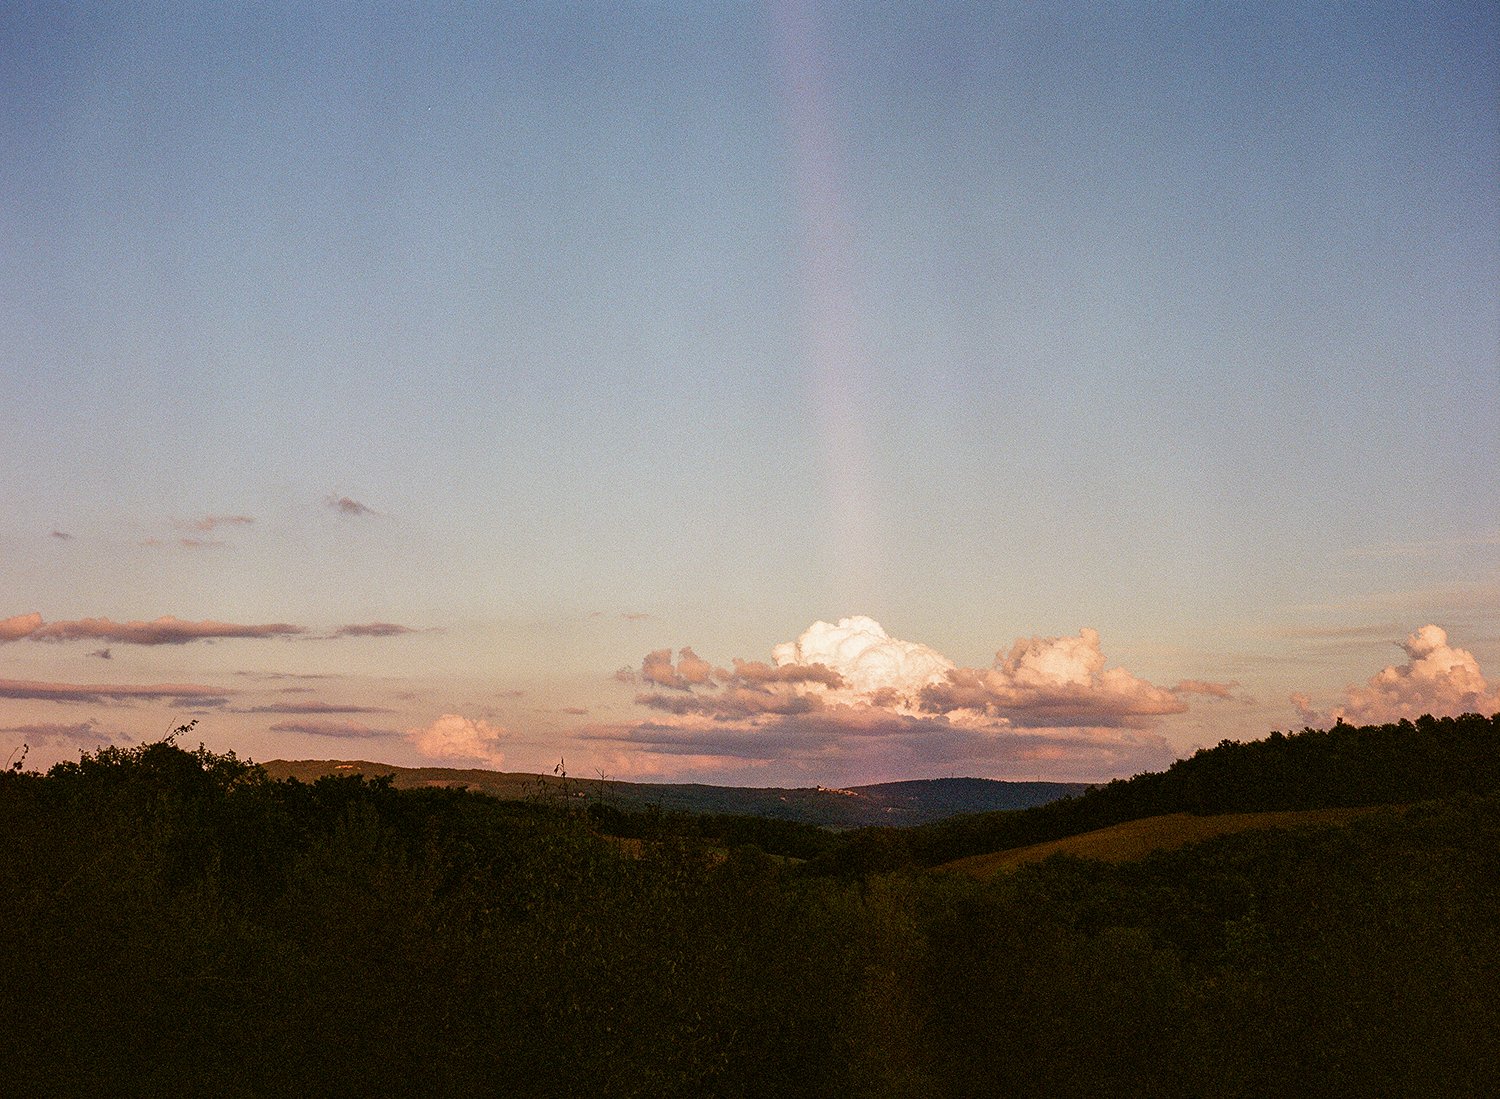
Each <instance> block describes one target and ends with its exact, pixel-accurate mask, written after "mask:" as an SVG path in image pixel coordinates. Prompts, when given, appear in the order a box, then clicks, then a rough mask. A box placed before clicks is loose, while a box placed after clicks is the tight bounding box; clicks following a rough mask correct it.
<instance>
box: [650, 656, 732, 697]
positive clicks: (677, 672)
mask: <svg viewBox="0 0 1500 1099" xmlns="http://www.w3.org/2000/svg"><path fill="white" fill-rule="evenodd" d="M713 674H714V669H713V665H712V664H710V663H709V662H708V661H706V660H704V659H702V658H701V657H699V656H698V654H697V653H695V652H693V650H692V649H683V650H682V651H681V652H680V653H679V654H678V659H677V664H676V666H675V667H674V666H673V664H672V650H671V649H657V650H656V651H655V652H651V653H647V654H646V657H645V659H643V660H642V661H641V678H642V679H643V680H645V681H646V682H647V683H655V684H656V685H657V686H659V687H671V688H672V689H673V690H676V691H688V690H692V688H693V687H694V686H701V685H704V684H711V683H712V682H713Z"/></svg>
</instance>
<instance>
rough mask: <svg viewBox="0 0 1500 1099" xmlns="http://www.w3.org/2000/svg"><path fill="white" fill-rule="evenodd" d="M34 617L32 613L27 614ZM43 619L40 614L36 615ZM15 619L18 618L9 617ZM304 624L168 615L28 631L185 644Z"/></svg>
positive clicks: (61, 637) (41, 636)
mask: <svg viewBox="0 0 1500 1099" xmlns="http://www.w3.org/2000/svg"><path fill="white" fill-rule="evenodd" d="M26 617H28V618H29V617H31V616H26ZM36 617H37V618H38V619H40V617H41V616H40V615H37V616H36ZM7 621H8V622H14V621H16V619H7ZM306 632H307V629H306V627H304V626H293V625H291V624H290V623H287V622H270V623H266V624H264V625H255V626H247V625H239V624H237V623H234V622H213V621H204V622H184V621H182V620H181V619H179V618H173V617H171V616H170V615H167V616H165V617H162V618H158V619H156V620H155V621H152V622H114V621H111V620H110V619H108V618H82V619H79V620H78V621H76V622H48V623H46V624H40V623H39V624H38V625H37V626H36V627H35V628H33V629H31V630H30V631H29V632H28V633H27V634H23V635H21V636H28V637H30V638H31V639H32V640H33V641H80V640H89V641H111V642H114V643H116V644H119V645H186V644H187V643H188V642H190V641H207V640H214V639H218V638H265V637H288V636H292V635H295V634H302V633H306Z"/></svg>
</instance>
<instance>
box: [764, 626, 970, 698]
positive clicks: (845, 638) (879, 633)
mask: <svg viewBox="0 0 1500 1099" xmlns="http://www.w3.org/2000/svg"><path fill="white" fill-rule="evenodd" d="M771 659H772V660H774V661H775V662H776V665H777V667H781V668H786V667H793V666H795V667H807V666H811V665H815V664H821V665H823V666H824V667H826V668H829V669H831V670H833V671H835V672H837V673H838V674H839V676H840V677H841V678H842V679H843V681H844V683H845V685H846V686H847V687H848V688H849V689H850V690H852V691H854V692H855V693H857V694H862V695H869V694H874V693H875V692H877V691H894V692H896V693H897V694H898V695H900V696H902V697H908V696H911V695H915V694H916V693H917V692H918V691H920V690H921V689H922V688H923V687H925V686H927V685H928V684H930V683H935V682H937V681H939V680H941V679H942V678H943V676H944V674H945V673H946V672H947V671H948V670H949V669H950V668H952V667H953V666H954V665H953V661H951V660H949V659H948V658H947V657H946V656H944V655H943V654H942V653H940V652H938V651H937V650H936V649H931V648H928V647H927V646H926V645H923V644H921V643H920V642H916V641H902V640H899V639H898V638H894V637H892V636H890V635H889V634H888V633H886V632H885V629H884V628H883V627H882V626H881V625H880V623H879V622H876V621H875V620H874V619H873V618H866V617H865V616H864V615H855V616H854V617H852V618H840V619H839V621H838V625H836V626H833V625H829V624H828V623H827V622H814V623H813V624H812V625H811V626H809V627H808V628H807V629H806V630H804V631H803V632H802V636H801V637H799V638H797V640H795V641H784V642H782V643H781V644H780V645H777V646H775V647H774V648H773V649H772V650H771Z"/></svg>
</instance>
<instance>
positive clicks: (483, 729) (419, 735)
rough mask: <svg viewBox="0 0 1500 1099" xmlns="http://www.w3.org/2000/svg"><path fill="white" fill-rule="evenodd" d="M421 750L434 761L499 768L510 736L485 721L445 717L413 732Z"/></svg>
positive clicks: (503, 759) (451, 715)
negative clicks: (471, 763) (481, 764)
mask: <svg viewBox="0 0 1500 1099" xmlns="http://www.w3.org/2000/svg"><path fill="white" fill-rule="evenodd" d="M409 735H410V737H411V741H412V743H413V744H414V745H415V746H416V749H417V751H419V752H421V753H422V754H423V755H424V756H427V757H428V758H430V759H436V760H447V761H449V762H477V763H483V764H485V765H486V766H488V767H495V768H498V767H499V766H500V765H501V764H502V763H504V762H505V753H504V752H503V751H502V750H501V748H500V745H501V743H502V742H503V741H504V740H505V738H506V737H507V736H509V735H510V734H509V733H508V732H507V731H506V730H505V729H502V728H501V727H500V726H498V725H491V724H490V723H489V722H488V721H485V720H483V719H481V718H469V717H463V716H461V715H459V714H444V715H443V716H442V717H440V718H438V719H437V720H436V721H434V722H433V723H432V724H431V725H428V726H427V727H426V728H423V729H413V730H412V731H411V732H410V734H409Z"/></svg>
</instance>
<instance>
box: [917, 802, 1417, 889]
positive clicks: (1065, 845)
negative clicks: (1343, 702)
mask: <svg viewBox="0 0 1500 1099" xmlns="http://www.w3.org/2000/svg"><path fill="white" fill-rule="evenodd" d="M1389 809H1390V807H1389V806H1378V805H1376V806H1364V807H1360V808H1338V809H1302V810H1286V811H1282V812H1271V813H1220V814H1217V815H1215V816H1197V815H1194V814H1192V813H1170V814H1167V815H1165V816H1159V817H1145V818H1143V819H1141V820H1132V821H1126V822H1125V823H1124V824H1115V825H1111V826H1110V827H1108V828H1100V829H1098V830H1097V831H1093V832H1085V833H1083V834H1082V835H1077V836H1069V837H1067V838H1066V839H1059V840H1049V841H1047V842H1046V843H1033V844H1031V845H1029V846H1027V847H1016V848H1012V849H1011V850H1009V851H991V852H989V853H988V854H984V855H970V856H968V857H967V858H962V859H954V860H953V861H952V862H947V863H943V864H942V865H941V866H940V867H938V869H940V870H953V871H956V872H958V873H961V874H968V875H970V876H971V877H976V878H988V877H992V876H993V875H995V874H997V873H999V872H1000V871H1002V870H1011V869H1014V868H1015V867H1017V866H1020V865H1022V864H1023V863H1028V862H1040V861H1041V860H1043V859H1046V858H1050V857H1051V856H1053V855H1071V856H1073V857H1075V858H1080V859H1097V860H1099V861H1101V862H1131V861H1134V860H1135V859H1141V858H1145V857H1146V856H1147V855H1149V854H1151V853H1152V852H1154V851H1172V850H1175V849H1176V848H1179V847H1185V846H1187V845H1188V844H1190V843H1198V842H1200V841H1202V840H1207V839H1213V838H1214V837H1215V836H1223V835H1227V834H1229V833H1230V832H1247V831H1251V830H1254V829H1259V828H1304V827H1327V826H1337V825H1343V824H1348V823H1349V822H1350V821H1352V820H1354V819H1356V818H1358V817H1362V816H1365V815H1366V814H1368V813H1373V812H1380V811H1382V810H1389Z"/></svg>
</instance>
